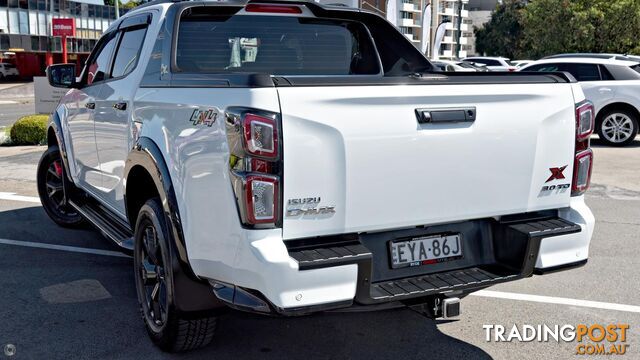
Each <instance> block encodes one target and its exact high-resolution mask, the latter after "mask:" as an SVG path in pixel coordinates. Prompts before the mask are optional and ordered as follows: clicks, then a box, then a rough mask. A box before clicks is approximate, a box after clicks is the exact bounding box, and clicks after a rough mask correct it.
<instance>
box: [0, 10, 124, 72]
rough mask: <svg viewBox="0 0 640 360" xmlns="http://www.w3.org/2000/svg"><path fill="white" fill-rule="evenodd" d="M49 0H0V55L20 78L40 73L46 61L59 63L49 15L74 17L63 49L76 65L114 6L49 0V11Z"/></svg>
mask: <svg viewBox="0 0 640 360" xmlns="http://www.w3.org/2000/svg"><path fill="white" fill-rule="evenodd" d="M50 1H51V0H0V58H1V59H2V61H5V62H7V61H8V62H12V63H14V64H15V65H16V66H17V68H18V71H19V72H20V76H21V77H31V76H39V75H43V74H44V69H45V68H46V65H47V64H51V63H58V62H62V41H61V39H60V37H52V36H51V19H52V18H58V17H61V18H73V19H75V23H76V36H75V37H73V38H67V51H68V54H69V62H75V63H76V64H77V66H78V68H80V67H81V64H83V63H84V61H85V60H86V58H87V56H88V55H89V52H90V51H91V49H93V46H94V45H95V44H96V41H97V40H98V38H99V37H100V35H101V34H102V32H103V31H104V30H106V29H107V27H108V26H109V24H111V22H113V21H114V20H115V18H116V13H115V8H114V7H112V6H105V5H103V4H104V3H103V2H102V0H79V1H68V0H53V8H54V11H53V12H51V11H50V9H51V2H50ZM121 11H122V10H121ZM121 13H122V12H121Z"/></svg>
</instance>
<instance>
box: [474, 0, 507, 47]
mask: <svg viewBox="0 0 640 360" xmlns="http://www.w3.org/2000/svg"><path fill="white" fill-rule="evenodd" d="M500 2H501V1H500V0H469V21H470V25H469V33H470V36H469V39H468V40H469V46H470V48H469V56H473V55H482V54H478V52H477V51H476V36H475V34H474V33H473V28H474V27H476V28H481V27H482V25H484V24H485V23H487V22H488V21H489V20H490V19H491V13H492V12H493V10H495V9H496V6H497V5H498V4H499V3H500Z"/></svg>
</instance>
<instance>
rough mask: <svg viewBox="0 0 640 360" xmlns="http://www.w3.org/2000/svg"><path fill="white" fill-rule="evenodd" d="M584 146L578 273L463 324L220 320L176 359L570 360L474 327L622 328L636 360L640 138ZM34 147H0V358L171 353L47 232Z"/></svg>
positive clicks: (481, 306)
mask: <svg viewBox="0 0 640 360" xmlns="http://www.w3.org/2000/svg"><path fill="white" fill-rule="evenodd" d="M593 144H594V151H595V167H594V174H593V179H592V187H591V190H590V191H589V193H588V195H587V202H588V204H589V205H590V207H591V209H592V210H593V212H594V213H595V216H596V220H597V223H596V229H595V234H594V237H593V240H592V242H591V250H590V259H589V263H588V264H587V265H586V266H585V267H582V268H579V269H576V270H573V271H569V272H562V273H556V274H550V275H546V276H538V277H532V278H529V279H525V280H521V281H518V282H514V283H508V284H502V285H499V286H495V287H492V288H490V289H489V290H490V291H488V292H487V291H485V292H483V293H481V294H480V295H481V296H477V295H476V296H470V297H468V298H465V299H464V300H463V302H462V312H463V315H462V317H461V318H460V320H457V321H451V322H444V321H433V320H429V319H427V318H425V317H423V316H421V315H419V314H418V313H416V312H413V311H411V310H408V309H401V310H390V311H383V312H375V313H325V314H318V315H314V316H309V317H302V318H286V319H283V318H273V317H260V316H255V315H249V314H243V313H237V312H233V313H230V314H228V315H225V316H224V317H223V318H222V319H221V323H220V327H219V330H218V336H217V337H216V339H215V340H214V342H213V344H212V345H211V346H209V347H207V348H205V349H202V350H198V351H195V352H191V353H188V354H186V355H176V357H181V358H187V357H188V358H203V359H204V358H209V359H210V358H215V359H305V360H311V359H392V358H394V359H440V358H442V359H461V358H471V359H485V358H495V359H566V358H575V357H577V358H580V357H581V356H576V355H575V351H576V349H575V348H576V343H575V342H574V343H556V342H553V341H551V342H536V341H534V342H510V343H506V342H500V343H496V342H487V341H486V340H485V331H484V330H483V325H485V324H493V325H496V324H499V325H504V326H505V327H507V328H510V327H511V326H512V325H513V324H517V325H520V326H521V325H522V324H532V325H537V324H548V325H555V324H558V325H564V324H573V325H575V324H580V323H584V324H594V323H600V324H609V323H623V324H629V330H628V333H627V337H628V339H627V344H628V345H629V346H628V348H627V354H626V355H625V356H623V357H621V358H628V359H637V358H640V299H639V298H638V291H639V289H640V266H639V265H640V260H638V251H637V242H638V241H640V239H639V237H638V233H639V232H640V138H638V139H637V140H636V141H635V142H634V143H633V144H632V146H629V147H626V148H610V147H603V146H601V145H599V142H598V141H597V140H594V142H593ZM43 150H44V148H43V147H0V309H2V310H1V311H0V349H2V348H3V347H5V346H6V345H7V344H12V345H13V346H14V348H12V349H15V355H14V356H12V357H11V358H12V359H43V358H47V359H54V358H55V359H58V358H59V359H62V358H64V359H71V358H96V357H98V358H169V357H172V355H167V354H163V353H161V352H160V351H158V350H157V349H156V348H155V347H154V346H152V344H151V342H150V340H149V339H148V338H147V336H146V334H145V330H144V328H143V324H142V321H141V320H140V315H139V313H138V309H137V305H136V298H135V289H134V285H133V281H132V264H131V260H130V258H128V257H124V256H121V255H120V254H119V253H117V252H116V251H115V250H116V249H115V248H114V247H113V246H112V245H111V244H110V243H109V242H108V241H107V240H105V239H103V238H102V237H101V236H100V235H99V234H98V233H97V232H95V231H93V230H91V229H89V228H87V229H85V230H69V229H63V228H60V227H57V226H56V225H55V224H54V223H53V222H52V221H50V220H49V219H48V218H47V216H46V215H45V213H44V211H43V210H42V208H41V207H40V205H39V202H38V201H37V199H36V198H35V197H36V196H37V191H36V186H35V170H36V164H37V161H38V159H39V156H40V154H41V152H42V151H43ZM83 249H89V250H88V251H91V252H92V253H83V252H78V251H84V250H83ZM530 295H536V296H539V297H531V296H530ZM504 297H507V298H508V299H505V298H504ZM2 356H5V355H3V352H2V350H0V358H2ZM582 357H584V356H582ZM7 358H8V357H7Z"/></svg>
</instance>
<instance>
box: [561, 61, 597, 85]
mask: <svg viewBox="0 0 640 360" xmlns="http://www.w3.org/2000/svg"><path fill="white" fill-rule="evenodd" d="M563 70H564V71H568V72H569V73H571V75H573V77H574V78H576V80H578V81H598V80H600V71H598V65H595V64H575V63H574V64H566V69H563Z"/></svg>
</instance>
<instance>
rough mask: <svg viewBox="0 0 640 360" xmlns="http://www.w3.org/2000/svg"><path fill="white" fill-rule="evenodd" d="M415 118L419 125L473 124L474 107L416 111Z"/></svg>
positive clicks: (474, 117) (474, 116) (474, 118)
mask: <svg viewBox="0 0 640 360" xmlns="http://www.w3.org/2000/svg"><path fill="white" fill-rule="evenodd" d="M415 111H416V118H417V119H418V123H420V124H429V123H449V122H474V121H475V120H476V108H475V106H470V107H463V108H440V109H416V110H415Z"/></svg>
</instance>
